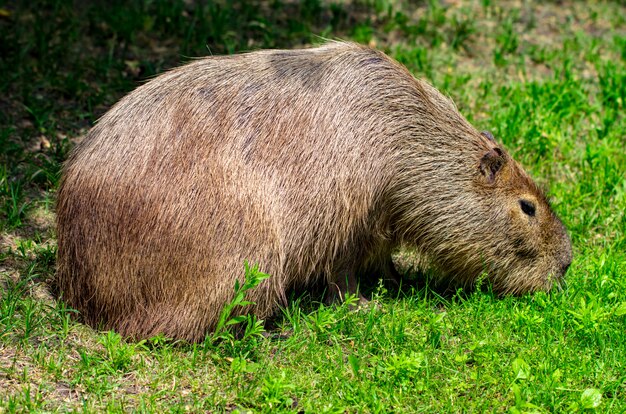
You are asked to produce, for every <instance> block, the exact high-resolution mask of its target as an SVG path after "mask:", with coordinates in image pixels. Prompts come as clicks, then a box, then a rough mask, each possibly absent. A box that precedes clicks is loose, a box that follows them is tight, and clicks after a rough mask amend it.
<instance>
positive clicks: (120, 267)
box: [56, 42, 571, 341]
mask: <svg viewBox="0 0 626 414" xmlns="http://www.w3.org/2000/svg"><path fill="white" fill-rule="evenodd" d="M522 200H525V202H526V203H532V205H533V206H534V207H535V209H536V212H535V215H532V216H531V215H529V214H527V213H528V212H527V213H524V212H523V211H522V209H521V207H520V205H521V204H520V203H521V201H522ZM527 210H528V207H527ZM57 215H58V246H59V247H58V272H57V277H56V288H57V290H58V292H59V294H60V295H61V296H62V298H63V299H64V300H65V301H67V303H68V304H69V305H71V306H72V307H74V308H76V309H78V310H79V311H80V313H81V315H82V318H83V319H84V320H85V321H86V322H87V323H89V324H91V325H94V326H101V327H104V328H113V329H115V330H117V331H118V332H120V333H121V334H124V335H129V336H133V337H137V338H140V337H148V336H151V335H155V334H158V333H162V334H165V335H167V336H169V337H174V338H182V339H187V340H191V341H195V340H201V339H202V338H204V336H205V334H206V333H207V332H208V331H210V330H211V329H213V328H214V326H215V324H216V322H217V319H218V316H219V314H220V311H221V310H222V307H223V305H224V304H225V303H226V302H228V301H229V300H231V299H232V296H233V286H234V283H235V280H236V279H240V280H241V279H242V277H243V263H244V261H245V260H248V261H249V262H251V263H258V264H259V265H260V270H262V271H263V272H266V273H269V274H270V275H271V277H270V278H269V279H267V280H265V281H263V282H262V284H261V285H260V286H259V287H257V288H256V289H255V290H253V291H252V292H251V293H250V299H251V300H252V301H254V302H256V306H254V307H253V308H252V309H253V311H254V313H255V314H256V315H258V316H259V317H260V318H266V317H268V316H269V315H270V314H271V313H272V312H274V311H275V309H276V307H277V306H278V305H279V304H284V303H285V300H286V298H285V292H286V291H287V290H288V289H290V288H293V287H297V286H306V285H308V284H310V283H313V282H316V281H320V280H323V281H326V282H327V283H329V284H333V283H338V282H339V281H340V280H341V279H342V278H346V277H350V278H352V277H354V276H355V275H358V274H359V273H361V272H363V271H364V270H366V269H368V270H371V269H377V268H380V267H383V266H387V265H388V263H389V257H390V253H391V251H392V250H393V249H394V248H396V247H397V246H400V245H403V244H406V245H412V246H416V248H417V251H418V252H419V254H420V255H422V256H423V257H425V258H427V260H428V262H429V263H431V264H432V265H433V266H435V267H436V268H438V269H439V270H440V271H441V272H442V273H443V274H446V275H448V276H450V277H454V278H456V279H457V280H460V281H461V282H471V281H473V280H475V279H476V278H477V277H478V276H480V275H481V274H483V273H484V272H487V274H488V275H489V276H488V277H489V279H490V280H491V281H492V282H493V285H494V287H495V288H496V289H497V290H499V291H500V292H504V293H521V292H526V291H534V290H538V289H542V290H546V289H549V288H550V287H551V285H552V283H553V279H555V278H560V277H561V276H562V275H563V274H564V273H565V271H566V269H567V266H568V265H569V263H570V261H571V248H570V243H569V239H568V236H567V234H566V232H565V229H564V227H563V225H562V224H561V222H560V221H559V219H558V218H557V217H556V216H555V215H554V213H553V212H552V211H551V209H550V207H549V205H548V203H547V201H546V199H545V197H544V195H543V194H542V192H541V191H540V190H539V189H538V188H537V186H536V185H535V184H534V183H533V181H532V180H531V179H530V178H529V176H528V175H527V174H526V173H525V172H524V170H523V169H522V168H521V167H520V166H519V165H518V164H517V163H516V162H515V161H514V160H513V159H511V157H510V156H509V155H508V154H507V153H506V152H505V151H504V150H502V149H501V148H500V147H499V146H498V144H497V143H496V142H495V141H494V140H493V139H492V137H490V136H489V134H481V133H480V132H478V131H477V130H476V129H474V128H473V127H472V126H471V125H470V124H469V123H468V122H467V121H466V120H465V119H464V118H463V117H462V116H461V115H460V114H459V113H458V111H457V110H456V108H455V106H454V104H453V103H452V102H451V101H450V100H449V99H447V98H446V97H444V96H443V95H442V94H441V93H439V92H438V91H437V90H435V89H434V88H433V87H432V86H430V85H429V84H427V83H426V82H423V81H420V80H416V79H415V78H414V77H413V76H411V74H410V73H409V72H408V71H407V70H406V69H405V68H404V67H402V66H401V65H399V64H398V63H396V62H394V61H393V60H391V59H389V58H388V57H387V56H385V55H384V54H383V53H381V52H378V51H374V50H371V49H368V48H365V47H362V46H358V45H355V44H351V43H341V42H331V43H328V44H326V45H324V46H321V47H317V48H312V49H306V50H294V51H281V50H274V51H259V52H254V53H248V54H242V55H236V56H224V57H210V58H205V59H200V60H197V61H194V62H192V63H190V64H187V65H185V66H182V67H180V68H177V69H174V70H172V71H170V72H167V73H165V74H163V75H161V76H159V77H157V78H155V79H153V80H151V81H150V82H148V83H146V84H145V85H142V86H141V87H139V88H137V89H136V90H135V91H134V92H132V93H130V94H129V95H127V96H126V97H125V98H123V99H122V100H120V102H118V103H117V104H116V105H115V106H114V107H113V108H112V109H111V110H110V111H109V112H107V113H106V114H105V115H104V116H103V117H102V119H101V120H100V121H99V122H98V123H97V125H96V126H95V127H94V128H93V129H92V130H91V131H90V132H89V134H88V136H87V138H86V139H85V140H84V141H83V142H82V143H81V144H80V145H78V146H77V147H76V148H75V150H74V151H73V153H72V155H71V156H70V158H69V160H68V161H67V163H66V165H65V169H64V176H63V181H62V184H61V187H60V190H59V193H58V205H57Z"/></svg>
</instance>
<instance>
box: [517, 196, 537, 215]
mask: <svg viewBox="0 0 626 414" xmlns="http://www.w3.org/2000/svg"><path fill="white" fill-rule="evenodd" d="M519 205H520V207H521V208H522V211H523V212H524V214H526V215H528V216H530V217H535V204H533V202H532V201H528V200H520V201H519Z"/></svg>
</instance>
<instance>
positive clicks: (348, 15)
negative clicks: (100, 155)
mask: <svg viewBox="0 0 626 414" xmlns="http://www.w3.org/2000/svg"><path fill="white" fill-rule="evenodd" d="M110 3H115V2H99V1H94V2H86V4H77V3H75V2H70V1H67V0H57V1H52V0H41V1H33V2H8V3H6V4H5V3H0V4H4V5H0V37H1V38H2V39H3V40H2V42H0V56H2V59H0V70H1V73H2V76H0V294H1V296H0V412H18V411H19V412H23V411H45V412H50V411H63V412H65V411H86V412H92V411H95V412H99V411H111V412H121V411H134V410H136V411H142V412H161V411H172V412H182V411H191V412H200V411H206V412H475V411H496V412H502V411H509V412H576V411H584V410H594V409H595V410H598V411H601V412H623V411H625V410H626V334H625V332H626V329H625V328H626V278H625V277H624V276H625V273H626V216H625V213H624V211H625V210H626V176H625V175H626V151H625V148H626V116H625V114H626V112H625V107H624V104H625V101H626V6H624V5H623V4H621V3H620V2H609V1H606V2H592V3H585V2H574V1H555V2H537V3H534V2H530V1H523V2H522V1H506V2H500V1H498V2H496V1H489V0H483V1H475V2H467V1H445V2H444V1H441V2H439V1H434V0H431V1H427V2H403V1H392V0H368V1H366V0H359V1H357V0H354V1H346V2H326V1H321V0H306V1H303V2H295V1H289V0H274V1H257V2H242V1H237V2H226V1H216V2H207V3H203V2H193V1H187V0H174V1H161V0H155V1H145V0H144V1H140V0H133V1H129V2H123V6H122V5H116V4H110ZM327 38H330V39H333V38H341V39H352V40H354V41H357V42H360V43H364V44H368V45H370V46H372V47H376V48H379V49H381V50H383V51H385V52H387V53H388V54H389V55H391V56H392V57H394V58H395V59H397V60H399V61H400V62H401V63H403V64H404V65H406V66H407V67H408V68H409V70H411V71H412V72H413V73H414V74H415V76H417V77H421V78H425V79H427V80H428V81H430V82H431V83H433V84H434V85H435V86H436V87H437V88H439V89H440V90H441V91H443V92H444V93H446V94H448V95H449V96H450V97H451V98H453V99H454V101H455V102H456V104H457V106H458V107H459V110H460V111H461V112H462V113H463V114H464V115H465V116H466V117H467V118H468V119H469V120H470V121H471V122H473V123H474V124H475V125H476V126H477V127H478V128H479V129H481V130H482V129H486V130H490V131H492V132H493V134H494V135H495V136H496V138H497V139H498V140H499V141H500V142H501V143H503V145H504V146H505V147H506V148H507V149H508V150H509V151H510V152H511V153H512V154H513V155H514V157H515V158H516V159H518V160H519V161H520V162H521V163H522V164H523V165H524V166H525V168H526V169H527V170H528V171H529V172H530V173H531V174H532V175H533V177H534V178H535V179H536V180H537V182H538V183H540V185H541V186H542V187H543V188H545V189H546V191H547V193H548V194H549V196H550V200H551V202H552V205H553V207H554V210H555V211H556V212H557V214H558V215H559V216H560V217H561V218H562V220H563V222H564V223H565V225H566V227H567V228H568V231H569V233H570V235H571V239H572V243H573V249H574V261H573V263H572V266H571V268H570V270H569V272H568V274H567V277H566V283H565V284H563V285H562V286H561V288H560V289H556V290H554V291H552V292H550V293H537V294H533V295H526V296H522V297H505V298H499V297H497V296H495V295H494V294H492V293H491V292H490V290H489V287H488V286H487V287H483V289H472V290H465V291H462V290H461V291H453V292H449V291H448V292H446V293H445V294H444V293H442V292H441V291H440V290H439V289H438V288H437V286H434V285H433V283H434V281H435V280H436V275H423V274H418V275H415V274H412V272H411V270H412V268H411V264H412V260H414V258H413V257H412V256H411V254H410V252H408V253H404V254H403V255H402V256H400V258H399V260H398V262H399V264H401V265H402V266H403V269H404V270H405V271H406V272H407V273H411V274H409V275H407V276H408V277H407V281H406V284H405V285H404V286H402V287H400V288H399V287H397V286H388V285H385V284H381V285H380V286H379V288H377V289H375V290H374V291H373V292H372V299H373V302H375V305H373V306H369V307H363V308H359V309H358V310H356V311H355V310H354V309H353V308H352V307H351V306H350V305H349V304H345V305H341V306H334V307H327V306H325V305H324V304H320V303H317V302H316V301H315V300H314V299H312V298H310V297H306V296H305V297H302V298H294V300H293V301H292V302H291V303H290V305H289V306H288V307H287V308H286V309H284V310H283V311H282V312H281V314H280V315H278V317H277V318H276V320H274V321H272V323H271V324H268V325H266V326H265V328H264V330H263V331H264V332H260V331H259V330H257V331H256V333H258V334H259V335H256V334H254V333H252V334H250V335H248V336H245V337H244V338H239V339H237V338H234V337H232V336H230V335H229V334H228V332H227V331H225V332H222V335H221V338H222V339H220V340H217V341H216V340H214V338H213V337H209V338H207V340H206V341H204V342H203V343H200V344H188V343H180V342H172V341H170V340H168V339H166V338H163V337H156V338H152V339H150V340H148V341H142V342H136V341H135V342H133V341H128V340H125V339H123V338H120V337H119V335H117V334H115V333H114V332H100V331H96V330H94V329H92V328H90V327H87V326H84V325H82V324H80V323H78V322H76V321H75V320H74V319H73V318H72V317H71V316H72V315H73V313H74V311H72V310H71V309H68V308H67V307H66V306H65V305H64V304H63V303H62V302H60V301H56V300H55V298H53V297H52V295H51V294H50V290H49V281H50V280H51V278H52V277H53V276H54V270H55V253H56V241H55V229H54V200H55V191H56V188H57V186H58V183H59V177H60V170H61V166H62V162H63V160H64V159H65V158H66V157H67V155H68V152H69V151H70V150H71V148H72V147H73V145H75V143H76V142H78V141H80V139H81V138H82V137H83V136H84V134H85V133H86V131H87V130H88V129H89V128H90V126H91V125H93V124H94V122H95V121H96V120H97V119H98V117H99V116H101V115H102V114H103V113H104V112H105V111H106V110H107V109H108V108H109V107H110V106H111V105H112V104H114V103H115V102H116V101H117V100H118V99H119V98H120V97H122V96H123V95H124V94H125V93H128V92H129V91H130V90H132V89H133V88H134V87H136V86H137V85H139V84H140V83H141V82H144V81H145V80H147V79H149V78H150V77H152V76H154V75H155V74H158V73H161V72H163V71H164V70H166V69H168V68H171V67H174V66H177V65H179V64H181V63H183V62H185V61H188V60H189V59H190V58H191V57H193V56H206V55H211V54H223V53H235V52H240V51H245V50H254V49H259V48H270V47H271V48H277V47H284V48H294V47H302V46H308V45H312V44H316V43H320V42H323V41H324V39H327ZM420 277H422V280H415V278H420Z"/></svg>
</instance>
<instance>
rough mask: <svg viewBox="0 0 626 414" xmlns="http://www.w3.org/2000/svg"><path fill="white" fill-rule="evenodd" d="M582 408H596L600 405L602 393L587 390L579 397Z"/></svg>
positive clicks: (590, 389) (591, 389)
mask: <svg viewBox="0 0 626 414" xmlns="http://www.w3.org/2000/svg"><path fill="white" fill-rule="evenodd" d="M580 403H581V404H582V407H583V408H597V407H599V406H600V404H601V403H602V393H601V392H600V390H598V389H597V388H587V389H586V390H585V391H583V393H582V395H581V396H580Z"/></svg>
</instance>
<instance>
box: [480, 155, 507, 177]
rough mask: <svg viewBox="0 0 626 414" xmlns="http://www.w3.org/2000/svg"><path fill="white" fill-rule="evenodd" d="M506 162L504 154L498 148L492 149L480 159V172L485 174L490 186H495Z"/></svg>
mask: <svg viewBox="0 0 626 414" xmlns="http://www.w3.org/2000/svg"><path fill="white" fill-rule="evenodd" d="M505 162H506V159H505V158H504V154H503V153H502V150H501V149H500V148H498V147H495V148H492V149H491V150H490V151H489V152H487V153H486V154H485V155H483V156H482V158H481V159H480V172H481V173H483V175H484V176H485V178H486V179H487V182H488V183H489V184H493V183H494V182H495V181H496V174H497V173H498V171H500V169H501V168H502V166H503V165H504V163H505Z"/></svg>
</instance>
